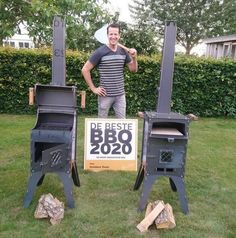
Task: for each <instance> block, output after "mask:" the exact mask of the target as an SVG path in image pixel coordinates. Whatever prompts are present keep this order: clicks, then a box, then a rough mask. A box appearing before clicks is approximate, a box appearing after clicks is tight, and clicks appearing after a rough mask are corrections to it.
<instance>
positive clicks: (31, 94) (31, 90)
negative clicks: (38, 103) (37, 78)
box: [29, 88, 34, 106]
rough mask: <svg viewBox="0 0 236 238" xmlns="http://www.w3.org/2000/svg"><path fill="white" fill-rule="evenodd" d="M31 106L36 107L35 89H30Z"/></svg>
mask: <svg viewBox="0 0 236 238" xmlns="http://www.w3.org/2000/svg"><path fill="white" fill-rule="evenodd" d="M29 105H31V106H32V105H34V88H29Z"/></svg>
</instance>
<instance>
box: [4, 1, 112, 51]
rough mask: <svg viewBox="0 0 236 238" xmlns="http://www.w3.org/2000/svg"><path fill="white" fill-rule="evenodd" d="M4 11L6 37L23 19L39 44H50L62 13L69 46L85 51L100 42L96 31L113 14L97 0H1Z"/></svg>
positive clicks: (30, 33) (108, 20)
mask: <svg viewBox="0 0 236 238" xmlns="http://www.w3.org/2000/svg"><path fill="white" fill-rule="evenodd" d="M107 2H108V1H107V0H104V1H103V3H104V4H106V3H107ZM2 12H3V14H4V16H2V15H1V18H0V24H1V26H2V28H1V33H2V34H1V37H2V38H5V37H8V36H9V37H10V36H12V35H13V34H14V30H15V29H16V27H17V26H18V25H19V23H20V22H25V23H26V25H27V30H28V32H29V35H30V36H31V37H33V39H34V43H35V44H36V46H37V47H40V46H44V45H46V46H49V45H51V43H52V29H53V28H52V21H53V17H54V16H55V15H60V16H62V17H63V18H64V19H65V21H66V27H67V30H66V33H67V37H66V41H67V42H66V45H67V47H68V48H70V49H77V50H84V51H87V50H91V49H93V48H94V47H95V46H96V44H97V42H96V40H95V39H94V37H93V34H94V32H95V31H96V30H97V29H98V28H100V27H101V26H102V25H104V24H105V23H107V22H110V21H111V19H112V17H113V16H111V15H110V14H109V12H108V11H107V10H106V9H105V8H104V7H103V4H101V3H99V4H98V1H94V0H44V1H41V0H21V1H20V0H1V13H2Z"/></svg>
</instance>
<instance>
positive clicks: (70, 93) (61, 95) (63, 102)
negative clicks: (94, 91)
mask: <svg viewBox="0 0 236 238" xmlns="http://www.w3.org/2000/svg"><path fill="white" fill-rule="evenodd" d="M35 98H36V104H37V106H38V107H41V108H42V107H47V108H48V107H52V108H55V107H59V108H75V107H77V95H76V87H75V86H71V87H70V86H55V85H40V84H36V85H35Z"/></svg>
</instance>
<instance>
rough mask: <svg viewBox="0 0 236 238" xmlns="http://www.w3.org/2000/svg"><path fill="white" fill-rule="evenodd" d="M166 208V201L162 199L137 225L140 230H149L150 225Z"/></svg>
mask: <svg viewBox="0 0 236 238" xmlns="http://www.w3.org/2000/svg"><path fill="white" fill-rule="evenodd" d="M164 208H165V206H164V203H163V202H162V201H160V202H159V203H158V204H157V205H156V207H155V208H154V209H153V210H152V211H151V212H150V213H149V214H148V215H147V216H146V217H145V218H144V219H143V220H142V221H141V222H140V223H139V224H138V225H137V228H138V230H139V231H141V232H144V231H147V230H148V227H149V226H150V225H152V224H153V222H154V220H155V219H156V217H157V216H158V215H159V214H160V213H161V211H162V210H163V209H164Z"/></svg>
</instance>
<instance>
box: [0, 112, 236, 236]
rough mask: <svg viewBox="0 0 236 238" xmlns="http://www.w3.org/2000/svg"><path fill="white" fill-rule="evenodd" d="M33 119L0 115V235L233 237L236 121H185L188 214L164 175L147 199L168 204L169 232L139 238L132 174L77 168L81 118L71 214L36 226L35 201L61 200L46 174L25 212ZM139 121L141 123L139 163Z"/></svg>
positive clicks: (80, 162)
mask: <svg viewBox="0 0 236 238" xmlns="http://www.w3.org/2000/svg"><path fill="white" fill-rule="evenodd" d="M35 119H36V118H35V116H22V115H21V116H19V115H0V136H1V138H0V237H1V238H4V237H14V238H18V237H22V238H27V237H50V238H51V237H58V238H60V237H65V238H72V237H82V238H87V237H91V238H94V237H98V238H100V237H104V238H107V237H121V238H125V237H127V238H133V237H161V238H165V237H173V238H182V237H191V238H196V237H198V238H204V237H209V238H220V237H225V238H235V237H236V205H235V201H236V146H235V145H236V120H235V119H214V118H212V119H200V120H199V121H195V122H191V124H190V138H189V144H188V153H187V162H186V172H185V181H186V192H187V198H188V205H189V210H190V213H189V214H188V215H184V214H183V213H182V211H181V208H180V205H179V200H178V195H177V193H174V192H172V190H171V188H170V186H169V183H168V179H167V178H165V177H163V178H161V179H160V180H158V182H156V183H155V184H154V186H153V187H152V191H151V193H150V195H149V201H150V202H153V201H155V200H158V199H159V200H164V202H165V203H167V202H168V203H170V204H171V206H172V208H173V212H174V215H175V219H176V227H175V228H174V229H172V230H156V229H155V228H154V227H151V228H150V229H149V231H147V232H146V233H144V234H142V233H140V232H139V231H138V230H137V229H136V225H137V224H138V223H139V222H140V221H141V220H142V219H143V218H144V212H143V213H139V212H137V205H138V201H139V198H140V190H141V189H140V190H139V191H133V186H134V182H135V179H136V175H137V172H111V171H109V172H97V173H95V172H87V171H84V170H83V142H84V119H85V118H84V117H82V118H80V117H79V118H78V148H77V163H78V170H79V176H80V181H81V187H80V188H77V187H74V198H75V205H76V207H75V209H68V208H66V209H65V217H64V219H63V220H62V221H61V223H60V224H58V225H55V226H52V225H51V224H50V222H49V220H48V219H44V220H42V219H40V220H36V219H35V218H34V211H35V208H36V205H37V202H38V199H39V197H40V196H41V195H42V194H45V193H49V192H50V193H52V194H53V195H54V196H56V197H57V198H58V199H59V200H61V201H63V202H65V197H64V192H63V186H62V184H61V183H60V181H59V178H58V177H57V176H56V175H54V174H47V175H46V177H45V180H44V182H43V184H42V185H41V186H40V187H38V188H37V190H36V193H35V194H34V197H33V201H32V203H31V204H30V206H29V208H27V209H24V208H23V207H22V204H23V198H24V194H25V192H26V188H27V182H28V176H29V169H30V164H29V162H30V131H31V128H32V127H33V126H34V123H35ZM141 138H142V119H139V152H138V154H139V162H140V155H141Z"/></svg>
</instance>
